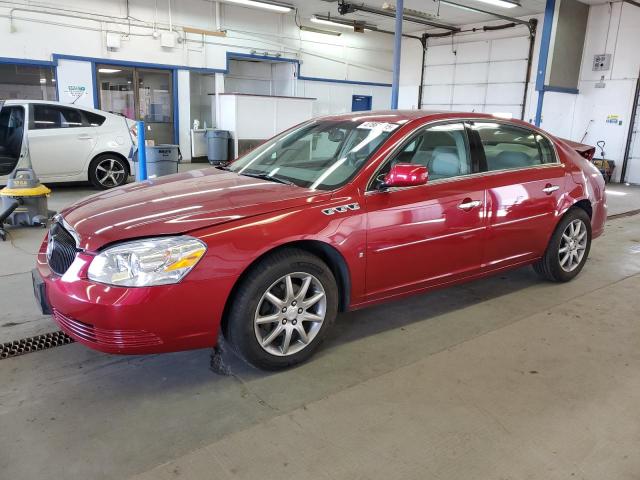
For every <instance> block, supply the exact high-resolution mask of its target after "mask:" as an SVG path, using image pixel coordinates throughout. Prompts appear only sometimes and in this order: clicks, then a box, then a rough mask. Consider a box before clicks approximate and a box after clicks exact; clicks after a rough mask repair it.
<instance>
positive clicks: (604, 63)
mask: <svg viewBox="0 0 640 480" xmlns="http://www.w3.org/2000/svg"><path fill="white" fill-rule="evenodd" d="M609 68H611V54H610V53H603V54H601V55H594V56H593V71H594V72H604V71H606V70H609Z"/></svg>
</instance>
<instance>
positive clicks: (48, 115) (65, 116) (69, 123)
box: [33, 105, 83, 129]
mask: <svg viewBox="0 0 640 480" xmlns="http://www.w3.org/2000/svg"><path fill="white" fill-rule="evenodd" d="M82 126H83V124H82V115H81V114H80V112H79V111H78V110H76V109H75V108H65V107H57V106H54V105H34V108H33V127H34V128H35V129H46V128H77V127H82Z"/></svg>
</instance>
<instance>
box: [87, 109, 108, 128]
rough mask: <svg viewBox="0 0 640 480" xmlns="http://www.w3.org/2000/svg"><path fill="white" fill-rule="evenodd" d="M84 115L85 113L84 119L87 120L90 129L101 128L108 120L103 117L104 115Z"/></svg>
mask: <svg viewBox="0 0 640 480" xmlns="http://www.w3.org/2000/svg"><path fill="white" fill-rule="evenodd" d="M83 113H84V118H86V119H87V124H88V125H89V126H90V127H99V126H101V125H102V124H103V123H104V121H105V120H106V119H107V118H106V117H103V116H102V115H98V114H97V113H93V112H83Z"/></svg>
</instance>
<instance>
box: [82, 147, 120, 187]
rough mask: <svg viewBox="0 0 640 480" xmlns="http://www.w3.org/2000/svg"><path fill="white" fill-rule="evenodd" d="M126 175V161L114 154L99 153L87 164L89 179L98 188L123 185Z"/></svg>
mask: <svg viewBox="0 0 640 480" xmlns="http://www.w3.org/2000/svg"><path fill="white" fill-rule="evenodd" d="M128 177H129V167H128V165H127V162H126V161H125V160H123V159H122V158H120V157H118V156H116V155H112V154H108V153H105V154H103V155H99V156H97V157H96V158H94V159H93V160H92V162H91V164H90V165H89V181H90V182H91V184H92V185H93V186H94V187H95V188H97V189H100V190H107V189H109V188H114V187H119V186H120V185H124V184H125V183H126V182H127V178H128Z"/></svg>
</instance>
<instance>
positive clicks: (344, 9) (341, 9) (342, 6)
mask: <svg viewBox="0 0 640 480" xmlns="http://www.w3.org/2000/svg"><path fill="white" fill-rule="evenodd" d="M398 10H400V8H398V6H397V5H396V13H392V12H390V11H388V10H383V9H382V8H375V7H370V6H368V5H365V4H363V3H362V4H355V3H346V2H345V1H344V0H339V2H338V13H340V15H346V14H347V13H353V12H357V11H360V12H365V13H372V14H374V15H381V16H383V17H389V18H397V15H396V14H397V11H398ZM402 20H404V21H406V22H412V23H418V24H420V25H426V26H428V27H434V28H443V29H445V30H451V31H454V32H457V31H460V29H459V28H458V27H455V26H453V25H449V24H448V23H442V22H438V21H436V20H427V19H425V18H419V17H412V16H410V15H402Z"/></svg>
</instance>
